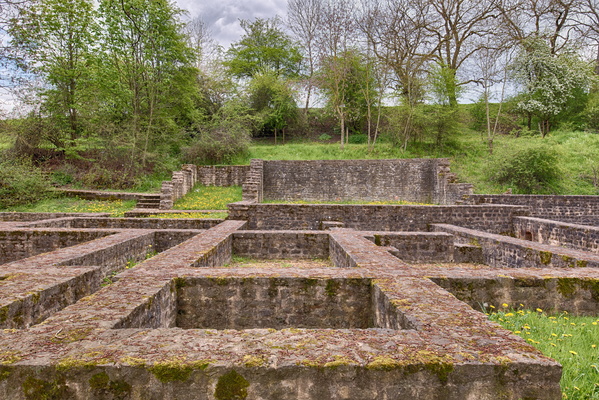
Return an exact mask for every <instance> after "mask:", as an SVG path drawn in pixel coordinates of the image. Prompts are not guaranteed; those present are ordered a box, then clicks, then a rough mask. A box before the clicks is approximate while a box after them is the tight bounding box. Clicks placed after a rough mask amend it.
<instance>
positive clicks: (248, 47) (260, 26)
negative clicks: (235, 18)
mask: <svg viewBox="0 0 599 400" xmlns="http://www.w3.org/2000/svg"><path fill="white" fill-rule="evenodd" d="M240 23H241V27H242V28H243V30H244V31H245V34H244V35H243V37H242V38H241V40H240V41H239V42H237V43H234V44H233V45H231V48H230V49H229V50H228V51H227V60H226V61H225V65H226V66H227V67H228V68H229V72H230V73H231V74H232V75H234V76H236V77H238V78H251V77H253V76H254V75H256V74H258V73H262V72H264V71H271V72H273V73H275V74H276V75H280V76H284V77H286V78H291V77H295V76H297V75H298V73H299V69H300V63H301V60H302V55H301V53H300V50H299V47H298V46H297V45H296V44H295V43H294V42H293V41H292V40H291V38H290V37H289V36H288V35H287V34H285V32H283V30H282V29H281V26H280V25H281V21H280V20H279V19H278V18H272V19H262V18H256V19H255V20H254V21H248V20H241V21H240Z"/></svg>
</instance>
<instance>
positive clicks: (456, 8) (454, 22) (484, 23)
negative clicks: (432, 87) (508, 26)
mask: <svg viewBox="0 0 599 400" xmlns="http://www.w3.org/2000/svg"><path fill="white" fill-rule="evenodd" d="M429 4H430V14H429V15H430V17H429V18H430V21H431V22H430V23H429V24H428V25H427V28H428V30H429V32H430V33H431V34H432V35H434V36H435V37H436V43H437V46H436V49H437V51H436V62H437V63H438V64H439V66H441V68H443V69H444V72H445V73H446V74H447V75H446V81H447V85H446V86H447V87H446V91H447V96H448V100H449V104H450V105H451V106H455V105H457V90H458V88H459V87H460V86H463V85H466V84H468V83H472V82H476V79H458V72H459V71H460V70H461V69H462V68H463V66H464V65H465V63H466V62H467V60H469V59H470V58H471V57H472V56H473V55H474V54H476V53H477V52H478V51H480V50H481V49H482V48H484V47H485V46H486V45H487V43H486V42H485V41H484V40H482V39H483V38H484V37H486V36H489V35H494V34H496V33H497V32H496V24H495V21H496V18H497V17H498V14H499V12H498V9H497V2H496V0H480V1H472V0H429Z"/></svg>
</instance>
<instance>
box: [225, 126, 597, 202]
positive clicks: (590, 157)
mask: <svg viewBox="0 0 599 400" xmlns="http://www.w3.org/2000/svg"><path fill="white" fill-rule="evenodd" d="M538 143H544V144H547V145H548V146H550V147H552V148H554V149H556V150H557V152H558V154H559V156H560V165H559V167H560V169H561V175H562V179H561V182H560V185H559V187H557V188H554V194H579V195H597V194H599V134H594V133H587V132H570V131H554V132H551V133H550V134H549V135H548V136H547V137H546V138H544V139H542V138H541V137H540V136H538V135H536V136H525V137H518V138H516V137H514V136H497V137H496V138H495V142H494V149H495V154H496V155H495V157H497V153H502V150H509V149H516V148H519V147H525V146H530V145H533V144H538ZM433 157H446V158H449V159H450V160H451V170H452V172H455V173H456V174H457V175H458V179H459V181H460V182H464V183H472V184H474V191H475V193H489V194H492V193H503V192H505V191H506V190H507V189H508V188H509V187H510V186H509V185H499V184H496V183H493V182H489V180H488V178H487V175H488V172H489V169H490V168H492V161H493V157H494V156H492V155H490V154H489V150H488V146H487V143H486V141H485V140H484V138H483V137H482V136H481V134H480V133H478V132H475V131H471V130H467V129H464V131H463V133H462V134H460V135H455V136H453V137H451V138H450V139H448V140H447V141H446V143H445V144H444V146H443V147H442V148H437V147H435V146H434V145H433V144H432V143H427V142H423V143H410V145H409V146H408V149H407V151H405V152H404V151H402V150H401V149H399V148H397V147H393V146H392V145H391V144H390V143H386V142H381V143H378V144H377V145H376V146H375V147H374V149H373V150H371V149H369V148H368V146H367V145H363V144H348V145H346V146H345V149H344V150H341V149H340V146H339V144H338V143H314V142H300V143H287V144H279V145H272V144H264V143H261V144H254V145H252V146H250V151H249V154H248V155H247V156H246V157H244V158H239V159H237V160H235V163H237V164H248V163H249V160H250V159H251V158H261V159H264V160H326V159H330V160H344V159H386V158H433Z"/></svg>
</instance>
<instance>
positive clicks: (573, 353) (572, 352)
mask: <svg viewBox="0 0 599 400" xmlns="http://www.w3.org/2000/svg"><path fill="white" fill-rule="evenodd" d="M570 354H572V355H575V356H577V355H578V353H577V352H575V351H574V350H570Z"/></svg>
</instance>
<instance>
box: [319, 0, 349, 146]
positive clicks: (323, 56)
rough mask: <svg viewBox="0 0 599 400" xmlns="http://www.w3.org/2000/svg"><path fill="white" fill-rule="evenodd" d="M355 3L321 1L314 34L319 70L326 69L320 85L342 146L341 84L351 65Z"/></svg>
mask: <svg viewBox="0 0 599 400" xmlns="http://www.w3.org/2000/svg"><path fill="white" fill-rule="evenodd" d="M354 6H355V4H354V2H353V1H352V0H326V1H324V2H323V3H322V8H321V18H320V28H319V29H318V36H317V37H316V45H317V54H318V62H319V65H320V67H321V69H322V71H326V73H325V74H321V77H320V80H321V85H323V86H325V87H326V88H327V92H328V94H329V102H330V104H331V106H332V108H333V112H334V113H335V115H336V116H337V119H338V120H339V125H340V129H341V148H342V149H343V148H344V144H345V142H346V141H347V138H348V137H349V129H348V127H347V126H346V121H347V116H348V115H347V112H348V109H347V107H345V105H346V101H347V100H348V99H347V98H346V94H347V92H346V90H345V88H344V85H345V84H346V78H347V76H348V71H349V68H351V65H350V64H351V62H350V61H351V60H349V58H348V55H349V54H350V53H351V51H350V50H352V49H351V47H352V44H354V39H355V34H356V25H355V15H354V11H355V8H354Z"/></svg>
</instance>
